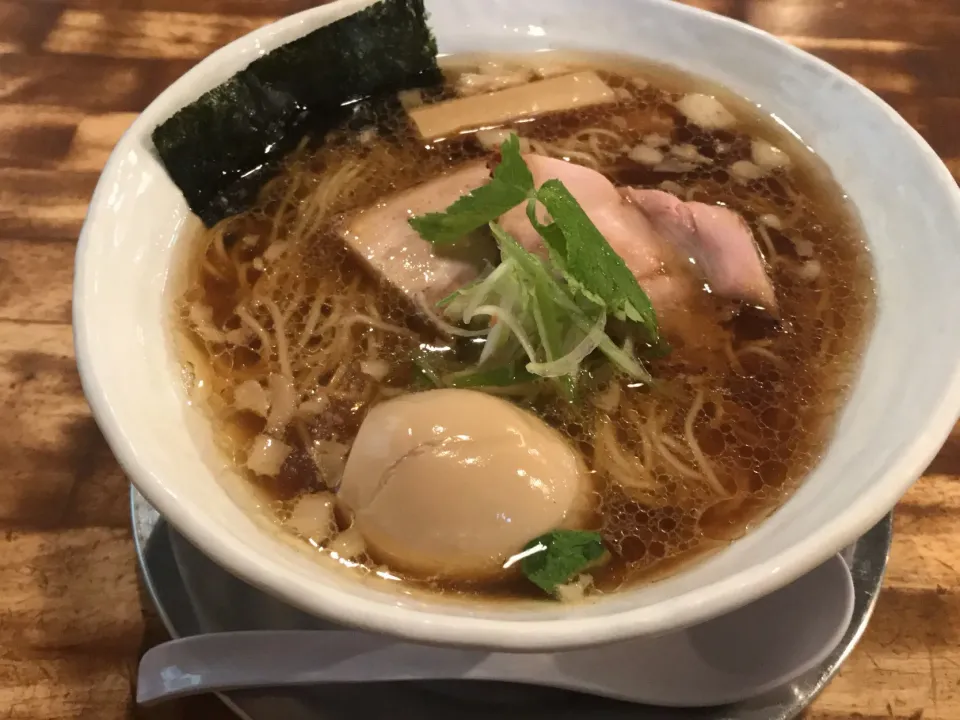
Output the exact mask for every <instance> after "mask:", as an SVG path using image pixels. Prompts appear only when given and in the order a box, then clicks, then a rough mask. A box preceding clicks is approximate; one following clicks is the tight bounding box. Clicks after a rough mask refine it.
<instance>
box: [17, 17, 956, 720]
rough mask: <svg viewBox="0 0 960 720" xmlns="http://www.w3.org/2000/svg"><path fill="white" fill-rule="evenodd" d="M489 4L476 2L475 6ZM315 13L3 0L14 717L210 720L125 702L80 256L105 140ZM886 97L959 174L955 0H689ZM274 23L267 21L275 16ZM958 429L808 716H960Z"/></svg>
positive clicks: (217, 714)
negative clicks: (75, 299)
mask: <svg viewBox="0 0 960 720" xmlns="http://www.w3.org/2000/svg"><path fill="white" fill-rule="evenodd" d="M477 1H478V2H482V0H477ZM313 4H315V3H314V2H311V0H272V1H271V2H269V3H267V2H263V1H262V0H0V424H2V425H3V426H4V428H5V431H4V433H2V434H0V456H2V457H3V458H4V462H3V464H2V466H0V549H2V552H0V716H2V717H4V718H11V719H12V720H47V719H49V720H54V719H56V720H69V719H72V718H96V719H97V720H114V719H115V718H116V719H120V718H129V717H132V716H134V715H136V716H137V717H142V718H153V719H154V720H218V719H221V718H222V719H224V720H225V719H226V718H227V717H228V714H227V713H226V711H225V710H223V709H222V708H220V707H219V706H218V705H217V704H216V703H215V702H213V701H210V700H197V701H193V702H189V703H184V704H181V705H175V706H170V707H166V708H162V709H160V710H157V711H154V712H151V713H138V712H136V711H135V710H134V708H133V707H132V705H131V693H132V688H131V684H132V677H133V670H134V667H135V663H136V658H137V655H138V651H139V649H140V648H142V646H143V644H144V643H150V642H156V641H158V640H159V639H161V637H162V633H161V631H160V630H158V624H157V621H156V619H155V614H153V613H152V611H151V609H150V608H149V607H146V606H145V605H144V604H143V601H142V599H141V594H140V592H139V591H138V586H137V579H136V573H135V557H134V551H133V547H132V544H131V540H130V535H129V531H128V529H127V525H128V518H127V509H126V488H127V485H126V480H125V478H124V476H123V473H122V472H121V471H120V469H119V467H118V466H117V464H116V462H115V460H114V459H113V458H112V456H111V454H110V452H109V449H108V448H107V446H106V443H105V442H104V440H103V438H102V437H101V435H100V433H99V431H98V430H97V427H96V424H95V423H94V422H93V419H92V418H91V416H90V411H89V408H88V407H87V405H86V403H85V402H84V400H83V397H82V393H81V388H80V383H79V379H78V377H77V373H76V368H75V362H74V357H73V341H72V334H71V329H70V325H69V322H70V292H71V280H72V272H73V252H74V249H75V241H76V237H77V234H78V232H79V229H80V226H81V224H82V221H83V217H84V214H85V211H86V206H87V203H88V201H89V198H90V194H91V192H92V190H93V188H94V185H95V183H96V180H97V175H98V173H99V171H100V169H101V168H102V167H103V164H104V163H105V162H106V159H107V156H108V155H109V152H110V150H111V148H112V147H113V144H114V143H115V142H116V141H117V139H118V138H119V137H120V135H121V134H122V133H123V131H124V130H125V129H126V128H127V127H128V126H129V125H130V123H131V122H132V121H133V119H134V117H136V113H137V112H139V111H140V110H142V109H143V108H144V107H145V106H146V105H147V104H148V103H149V102H150V101H151V100H152V99H153V98H154V97H156V95H157V94H158V93H159V92H160V91H161V90H163V88H164V87H166V86H167V85H168V84H169V83H170V82H172V81H173V80H174V79H176V78H177V77H178V76H180V75H181V74H182V73H183V72H185V71H186V70H187V69H189V68H190V67H191V66H192V65H193V64H194V63H196V62H197V61H198V60H199V59H200V58H202V57H204V56H205V55H206V54H208V53H210V52H211V51H212V50H215V49H216V48H218V47H220V46H222V45H223V44H225V43H227V42H229V41H230V40H232V39H234V38H235V37H237V36H239V35H241V34H243V33H245V32H248V31H249V30H251V29H253V28H255V27H258V26H260V25H262V24H264V23H266V22H269V21H270V20H271V19H272V17H271V16H277V15H284V14H288V13H292V12H296V11H299V10H302V9H305V8H307V7H310V6H312V5H313ZM692 4H695V5H698V6H699V7H702V8H705V9H708V10H712V11H715V12H721V13H725V14H727V15H730V16H732V17H735V18H737V19H740V20H743V21H746V22H749V23H752V24H754V25H756V26H758V27H760V28H763V29H765V30H768V31H770V32H772V33H775V34H778V35H780V36H782V37H784V38H785V39H786V40H788V41H789V42H792V43H794V44H796V45H797V46H799V47H801V48H803V49H805V50H808V51H809V52H812V53H814V54H816V55H818V56H820V57H822V58H823V59H825V60H827V61H828V62H831V63H833V64H834V65H836V66H838V67H840V68H841V69H843V70H844V71H846V72H848V73H850V74H851V75H853V76H854V77H855V78H857V79H858V80H860V81H861V82H863V83H865V84H866V85H868V86H869V87H871V88H872V89H873V90H875V91H876V92H877V93H878V94H880V95H881V96H882V97H883V98H884V99H885V100H887V101H888V102H890V103H891V104H892V105H893V106H894V107H895V108H896V109H897V110H898V111H899V112H900V113H901V114H902V115H903V116H904V117H905V118H906V119H907V120H908V121H909V122H910V123H912V124H913V125H914V127H916V128H917V129H918V130H919V131H920V132H921V133H922V134H923V135H924V136H925V137H926V138H927V140H928V141H929V142H930V143H931V144H932V145H933V147H934V149H935V150H936V151H937V152H938V153H939V154H940V155H941V157H943V158H944V159H945V161H946V163H947V165H948V167H950V168H951V170H952V171H953V172H954V174H955V176H960V131H958V130H957V129H956V123H955V119H956V118H957V117H958V116H960V82H958V81H957V79H956V70H955V66H956V63H957V62H958V61H960V46H958V45H957V43H956V38H957V37H958V35H960V0H693V2H692ZM268 15H269V16H268ZM958 548H960V428H957V429H955V431H954V433H953V435H952V436H951V438H950V440H949V441H948V442H947V444H946V446H945V447H944V449H943V450H942V452H941V453H940V455H939V456H938V458H937V459H936V460H935V461H934V463H933V464H932V465H931V467H930V469H929V470H928V473H927V474H926V475H925V476H924V478H923V479H922V480H921V481H920V482H919V483H917V485H916V486H915V487H914V489H913V490H912V491H911V492H910V493H909V494H908V495H907V497H906V498H905V499H904V501H903V502H902V503H901V505H900V508H899V512H898V514H897V518H896V535H895V541H894V546H893V550H892V553H891V558H890V567H889V572H888V576H887V583H886V588H885V590H884V593H883V594H882V596H881V598H880V601H879V604H878V606H877V610H876V614H875V616H874V620H873V622H872V624H871V626H870V628H869V630H868V631H867V633H866V635H865V637H864V638H863V640H862V642H861V643H860V645H859V647H858V648H857V650H856V651H855V652H854V653H853V655H852V656H851V658H850V660H849V661H848V662H847V663H846V665H845V666H844V667H843V669H842V671H841V673H840V675H839V677H838V678H837V679H836V680H835V681H834V682H833V683H832V684H831V685H830V687H829V688H828V689H827V691H826V692H825V693H824V694H823V696H822V697H821V698H820V699H819V700H818V702H817V703H816V705H815V706H814V708H813V709H812V710H811V711H810V712H809V715H808V717H810V718H815V719H816V720H839V719H840V718H877V719H879V718H892V717H896V718H911V719H912V720H917V719H918V718H920V717H923V718H926V719H927V720H956V719H957V718H960V549H958Z"/></svg>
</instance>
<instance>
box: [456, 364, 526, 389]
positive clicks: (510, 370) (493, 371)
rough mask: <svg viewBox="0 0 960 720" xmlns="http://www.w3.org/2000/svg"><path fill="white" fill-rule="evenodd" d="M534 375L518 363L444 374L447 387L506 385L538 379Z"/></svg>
mask: <svg viewBox="0 0 960 720" xmlns="http://www.w3.org/2000/svg"><path fill="white" fill-rule="evenodd" d="M539 379H540V378H538V377H537V376H536V375H532V374H531V373H528V372H527V371H526V370H525V369H524V368H523V366H522V364H520V363H511V364H509V365H501V366H500V367H495V368H489V369H488V368H483V369H471V370H463V371H461V372H456V373H451V374H449V375H446V376H444V378H443V381H444V384H445V385H446V386H447V387H452V388H475V387H507V386H509V385H520V384H521V383H528V382H533V381H534V380H539Z"/></svg>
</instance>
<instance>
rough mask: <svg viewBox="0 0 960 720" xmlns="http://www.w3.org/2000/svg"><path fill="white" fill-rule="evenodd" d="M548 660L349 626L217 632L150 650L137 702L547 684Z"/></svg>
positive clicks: (144, 661) (143, 659) (145, 660)
mask: <svg viewBox="0 0 960 720" xmlns="http://www.w3.org/2000/svg"><path fill="white" fill-rule="evenodd" d="M549 664H550V663H549V660H548V659H546V658H545V656H538V655H526V656H524V655H512V654H510V655H507V654H504V653H488V652H484V651H480V650H462V649H456V648H434V647H423V646H418V645H413V644H410V643H404V642H398V641H395V640H391V639H390V638H385V637H380V636H376V635H368V634H366V633H362V632H355V631H349V630H343V631H340V630H336V631H322V632H321V631H313V632H309V631H308V632H305V631H302V630H294V631H289V632H277V631H263V632H256V631H253V632H231V633H215V634H210V635H195V636H193V637H188V638H183V639H181V640H174V641H172V642H168V643H164V644H162V645H158V646H157V647H155V648H153V649H151V650H149V651H148V652H147V653H146V654H145V655H144V656H143V658H142V660H141V661H140V671H139V678H138V684H137V702H138V703H140V704H142V705H150V704H153V703H157V702H162V701H164V700H172V699H174V698H177V697H184V696H187V695H196V694H200V693H207V692H226V691H229V690H238V689H242V688H253V687H276V686H290V685H313V684H322V683H332V682H337V683H354V682H384V681H405V680H451V679H470V680H515V681H518V682H537V681H540V682H543V681H544V679H545V678H549V675H550V673H549V667H547V666H548V665H549Z"/></svg>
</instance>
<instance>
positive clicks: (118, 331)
mask: <svg viewBox="0 0 960 720" xmlns="http://www.w3.org/2000/svg"><path fill="white" fill-rule="evenodd" d="M366 4H369V0H342V1H341V2H337V3H334V4H332V5H327V6H322V7H318V8H315V9H313V10H308V11H306V12H303V13H301V14H299V15H295V16H293V17H289V18H286V19H285V20H281V21H280V22H277V23H275V24H273V25H270V26H268V27H265V28H262V29H261V30H258V31H256V32H254V33H251V34H250V35H247V36H246V37H244V38H241V39H240V40H237V41H236V42H234V43H231V44H230V45H228V46H227V47H225V48H223V49H222V50H219V51H218V52H216V53H214V54H213V55H211V56H210V57H209V58H207V59H206V60H204V61H203V62H201V63H200V64H199V65H198V66H197V67H195V68H194V69H193V70H191V71H190V72H189V73H187V74H186V75H185V76H184V77H182V78H181V79H180V80H178V81H177V82H176V83H174V84H173V85H172V86H171V87H170V88H169V89H168V90H166V91H165V92H164V93H163V94H162V95H160V97H159V98H157V100H156V101H154V102H153V103H152V104H151V105H150V107H149V108H147V110H146V111H144V113H143V114H142V115H141V116H140V118H139V119H138V120H137V121H136V122H135V123H134V124H133V125H132V127H131V128H130V130H129V131H128V132H127V133H126V135H125V136H124V137H123V139H122V140H121V141H120V142H119V144H118V145H117V147H116V149H115V150H114V152H113V155H112V156H111V158H110V161H109V163H108V164H107V167H106V169H105V170H104V172H103V176H102V177H101V178H100V183H99V185H98V186H97V191H96V194H95V195H94V198H93V201H92V203H91V205H90V211H89V215H88V217H87V221H86V224H85V226H84V229H83V234H82V237H81V239H80V246H79V249H78V252H77V265H76V268H77V270H76V287H75V296H74V327H75V332H76V349H77V358H78V361H79V364H80V371H81V376H82V379H83V385H84V390H85V392H86V394H87V398H88V399H89V401H90V404H91V405H92V406H93V410H94V413H95V414H96V417H97V420H98V422H99V424H100V427H101V428H102V430H103V432H104V434H105V435H106V437H107V440H108V442H109V443H110V446H111V448H112V449H113V451H114V453H115V454H116V456H117V458H118V459H119V460H120V462H121V464H122V465H123V467H124V468H125V470H126V472H127V473H128V474H129V476H130V477H131V478H132V480H133V482H134V483H135V484H136V486H137V487H138V488H139V489H140V491H141V492H142V493H143V494H144V495H145V496H146V497H147V498H148V499H149V500H150V501H151V502H152V503H153V504H154V505H155V506H156V507H157V508H158V509H159V510H160V512H161V513H162V514H163V515H164V516H166V517H167V519H168V520H169V521H170V522H172V523H173V524H174V525H175V526H176V527H177V528H178V529H179V530H180V531H181V532H182V533H183V534H185V535H186V536H187V537H188V538H189V539H190V540H191V541H193V542H194V543H195V544H196V545H198V546H199V547H200V548H201V549H202V550H203V551H204V552H206V553H207V554H208V555H210V556H211V557H212V558H213V559H214V560H216V561H217V562H218V563H220V564H222V565H223V566H224V567H225V568H227V569H228V570H230V571H232V572H233V573H235V574H236V575H238V576H240V577H242V578H245V579H246V580H248V581H250V582H252V583H253V584H255V585H257V586H259V587H261V588H263V589H265V590H268V591H269V592H271V593H274V594H275V595H277V596H279V597H280V598H282V599H284V600H286V601H288V602H290V603H292V604H293V605H296V606H299V607H300V608H303V609H304V610H306V611H308V612H312V613H315V614H317V615H322V616H326V617H328V618H331V619H334V620H337V621H340V622H343V623H349V624H352V625H357V626H361V627H364V628H368V629H371V630H376V631H381V632H387V633H394V634H397V635H401V636H405V637H408V638H411V639H416V640H421V641H428V642H436V643H457V644H471V645H479V646H489V647H498V648H513V649H527V650H533V649H549V648H563V647H574V646H585V645H591V644H598V643H602V642H607V641H612V640H616V639H621V638H626V637H630V636H637V635H642V634H649V633H657V632H662V631H665V630H668V629H672V628H677V627H681V626H684V625H689V624H692V623H695V622H697V621H699V620H704V619H707V618H709V617H711V616H715V615H717V614H719V613H722V612H725V611H729V610H731V609H733V608H735V607H737V606H739V605H742V604H744V603H746V602H748V601H750V600H752V599H755V598H757V597H759V596H761V595H763V594H765V593H769V592H771V591H772V590H774V589H775V588H778V587H780V586H782V585H784V584H786V583H788V582H789V581H791V580H793V579H794V578H796V577H798V576H800V575H801V574H802V573H805V572H807V571H808V570H810V569H812V568H813V567H815V566H816V565H818V564H819V563H821V562H823V561H824V560H826V559H827V557H829V556H830V555H831V554H833V553H835V552H836V551H837V550H839V549H840V548H842V547H844V546H845V545H847V544H848V543H850V542H851V541H852V540H854V539H855V538H856V537H857V536H858V535H860V534H862V533H863V532H864V531H866V530H867V529H868V528H869V527H870V526H871V525H872V524H874V523H875V522H876V521H878V520H879V519H880V518H881V517H882V516H883V515H884V514H885V513H886V512H888V511H889V510H890V509H891V508H892V507H893V506H894V504H895V503H896V502H897V500H898V499H899V498H900V496H901V495H902V494H903V493H904V492H905V491H906V490H907V488H908V487H909V486H910V484H911V483H912V482H913V481H914V480H915V479H916V478H917V477H918V476H919V475H920V473H921V472H922V471H923V469H924V467H925V466H926V465H927V463H928V462H929V461H930V460H931V459H932V457H933V456H934V454H935V453H936V452H937V449H938V448H939V447H940V445H941V444H942V442H943V441H944V439H945V437H946V436H947V434H948V432H949V430H950V428H951V426H952V425H953V423H954V421H955V419H956V418H957V415H958V409H960V362H958V361H960V332H957V329H956V322H955V313H956V309H957V308H958V307H960V284H958V283H957V278H960V193H958V190H957V187H956V184H955V183H954V181H953V179H952V178H951V176H950V174H949V173H948V172H947V170H946V169H945V168H944V166H943V165H942V164H941V162H940V161H939V160H938V158H937V156H936V155H935V154H934V153H933V151H932V150H931V149H930V148H929V147H928V146H927V144H926V143H925V142H924V141H923V140H922V139H921V138H920V136H919V135H917V133H916V132H914V131H913V130H912V129H911V128H910V127H909V126H908V125H907V123H906V122H904V121H903V120H902V119H901V118H900V117H899V116H898V115H896V113H894V112H893V111H892V110H891V109H890V108H889V107H887V106H886V105H885V104H884V103H883V102H881V101H880V100H879V99H878V98H877V97H876V96H874V95H873V94H872V93H870V92H869V91H867V90H866V89H864V88H863V87H861V86H860V85H858V84H857V83H856V82H854V81H853V80H852V79H850V78H849V77H846V76H845V75H843V74H841V73H840V72H838V71H837V70H835V69H834V68H832V67H830V66H829V65H827V64H825V63H823V62H821V61H819V60H817V59H815V58H813V57H811V56H810V55H807V54H805V53H803V52H801V51H799V50H796V49H794V48H792V47H789V46H787V45H785V44H783V43H781V42H779V41H778V40H776V39H774V38H773V37H771V36H770V35H767V34H765V33H762V32H759V31H757V30H754V29H752V28H750V27H747V26H746V25H742V24H739V23H736V22H733V21H730V20H726V19H723V18H720V17H718V16H714V15H710V14H707V13H704V12H701V11H698V10H693V9H690V8H688V7H685V6H682V5H679V4H675V3H673V2H668V1H666V0H593V1H592V2H589V3H585V2H579V1H578V0H525V1H524V2H522V3H519V2H515V1H514V0H484V1H483V2H478V1H477V0H428V6H429V8H430V10H431V11H432V18H431V25H432V26H433V28H434V30H435V31H436V34H437V37H438V39H439V43H440V48H441V51H442V52H460V51H467V50H496V51H533V50H538V49H541V48H547V47H557V48H570V49H578V50H599V51H606V52H611V51H612V52H622V53H627V54H634V55H638V56H642V57H646V58H650V59H653V60H656V61H660V62H664V63H667V64H670V65H674V66H676V67H678V68H681V69H683V70H687V71H689V72H692V73H696V74H698V75H701V76H704V77H707V78H710V79H712V80H714V81H718V82H720V83H722V84H724V85H726V86H727V87H729V88H731V89H732V90H734V91H735V92H737V93H738V94H740V95H742V96H744V97H746V98H749V99H750V100H751V101H754V102H756V103H757V104H758V105H760V106H762V107H763V108H764V109H766V110H769V111H771V112H773V113H775V114H776V115H777V116H779V117H780V118H782V119H783V121H784V122H785V123H786V124H787V125H788V126H790V127H791V128H793V129H794V130H796V131H797V132H798V133H799V134H800V135H801V136H802V138H803V139H804V141H805V142H806V143H807V144H808V145H810V146H811V147H812V148H813V149H814V150H816V152H818V153H819V154H820V156H821V157H822V158H823V159H824V160H825V161H826V162H827V164H828V165H829V167H830V169H831V170H832V172H833V174H834V176H835V177H836V179H837V180H838V181H839V183H840V184H841V185H842V186H843V187H844V189H845V190H846V192H847V193H849V195H850V197H851V199H852V200H853V202H854V203H855V205H856V207H857V208H858V209H859V211H860V214H861V215H862V218H863V221H864V224H865V228H866V232H867V234H868V237H869V242H870V247H871V249H872V252H873V256H874V260H875V266H876V276H877V285H878V288H879V301H878V313H877V319H876V326H875V329H874V331H873V335H872V339H871V341H870V342H869V347H868V349H867V352H866V356H865V359H864V362H863V367H862V371H861V373H860V379H859V382H858V383H857V385H856V388H855V391H854V392H853V394H852V397H851V399H850V401H849V403H848V404H847V407H846V409H845V411H844V413H843V417H842V419H841V421H840V423H839V427H838V429H837V432H836V435H835V438H834V440H833V442H832V443H831V445H830V447H829V450H828V452H827V454H826V456H825V458H824V459H823V461H822V462H821V463H820V465H819V466H818V467H817V468H816V470H815V471H814V472H813V473H811V475H810V476H809V478H808V479H807V480H806V482H805V483H804V484H803V486H802V487H801V488H800V489H799V491H798V492H797V493H796V494H795V495H794V496H793V497H792V498H791V499H790V500H789V502H787V503H786V504H785V505H784V506H783V508H782V509H780V510H779V511H778V512H777V513H775V514H774V515H773V516H772V517H771V518H770V519H769V520H767V521H766V522H765V523H763V524H762V525H761V526H760V527H759V528H758V529H757V530H756V531H754V532H753V533H752V534H750V535H748V536H747V537H746V538H744V539H743V540H740V541H739V542H736V543H734V544H733V545H731V546H730V547H729V548H728V549H726V550H725V551H724V552H722V553H720V554H718V555H717V556H715V557H713V558H711V559H710V560H708V561H707V562H704V563H702V564H700V565H698V566H696V567H694V568H692V569H690V570H688V571H686V572H683V573H681V574H679V575H677V576H675V577H672V578H670V579H667V580H665V581H663V582H660V583H657V584H653V585H650V586H647V587H643V588H640V589H637V590H633V591H629V592H623V593H620V594H617V595H615V596H612V597H610V598H608V599H604V600H603V601H601V602H598V603H595V604H587V605H584V606H582V607H580V606H577V607H569V606H563V607H561V606H559V605H554V604H550V603H544V604H543V605H542V607H540V608H539V609H535V610H531V609H530V608H529V607H527V608H510V607H500V606H498V607H483V606H478V607H471V608H467V607H465V606H457V605H450V604H440V603H437V602H435V601H431V600H429V599H424V598H422V597H421V598H410V597H403V596H400V595H397V594H393V593H387V592H384V591H383V590H382V589H379V588H378V587H376V586H371V585H364V584H360V583H358V582H356V581H354V580H352V579H351V578H350V577H348V576H344V575H341V574H340V573H332V572H329V571H324V570H322V569H321V568H320V567H319V566H318V565H317V564H316V562H315V560H313V559H311V558H310V557H308V556H307V555H305V554H304V553H302V552H300V551H298V550H297V549H295V548H294V547H292V546H291V545H290V544H289V543H288V542H286V541H284V540H283V539H281V538H280V537H279V536H278V535H277V534H275V533H272V532H269V531H267V530H265V529H264V524H263V523H262V522H259V521H258V520H257V519H256V518H255V515H254V514H251V513H250V512H249V511H248V510H247V509H245V508H243V507H242V505H243V504H244V503H243V502H242V501H238V500H237V495H236V493H235V492H228V490H227V489H225V488H226V487H227V485H229V483H224V482H222V478H219V477H218V475H217V473H216V472H215V471H214V470H213V469H211V465H210V457H211V455H212V450H211V448H212V445H211V439H210V436H209V432H208V431H207V429H206V427H205V426H204V425H203V424H202V423H197V422H195V420H196V419H195V418H194V419H193V420H191V418H190V417H189V414H190V412H192V411H189V410H188V409H187V408H186V407H185V404H184V397H183V395H182V392H181V390H180V388H179V384H178V382H177V380H176V378H177V374H176V373H177V369H176V368H177V365H176V360H177V359H176V356H175V353H174V351H173V348H172V345H171V335H170V331H169V313H170V308H169V297H167V296H166V295H165V286H166V285H167V284H168V282H169V278H170V269H171V264H172V259H173V257H174V245H175V243H176V242H177V239H178V233H179V232H180V230H181V229H182V227H183V225H184V223H185V222H186V221H187V219H188V216H189V213H188V211H187V208H186V205H185V204H184V201H183V199H182V198H181V196H180V194H179V192H178V191H177V189H176V188H175V187H174V185H173V183H172V182H171V181H170V180H169V179H168V178H167V176H166V174H165V173H164V171H163V169H162V168H161V166H160V165H159V164H158V162H157V160H156V159H155V157H154V156H153V155H152V154H151V143H150V139H149V135H150V132H151V130H152V129H153V128H154V127H155V126H156V125H157V124H158V122H160V121H162V120H164V119H165V118H167V117H168V116H170V115H171V114H172V113H173V112H174V111H175V110H177V109H179V108H180V107H181V106H183V105H185V104H187V103H189V102H191V101H192V100H194V99H196V98H197V97H198V96H199V95H200V94H202V93H203V92H204V91H206V90H208V89H210V88H212V87H214V86H215V85H217V84H219V83H220V82H222V81H223V80H225V79H227V78H228V77H229V76H230V75H232V74H233V73H234V72H236V71H237V70H239V69H240V68H242V67H243V66H245V65H246V64H248V63H249V62H251V61H252V60H253V59H255V58H256V57H257V56H258V55H259V54H262V53H263V52H265V51H269V50H271V49H273V48H276V47H277V46H279V45H281V44H283V43H286V42H289V41H290V40H293V39H295V38H297V37H299V36H301V35H303V34H305V33H307V32H309V31H311V30H313V29H315V28H317V27H319V26H321V25H324V24H327V23H329V22H331V21H332V20H334V19H337V18H339V17H341V16H343V15H345V14H348V13H349V12H352V11H353V10H355V9H356V8H358V7H361V6H363V5H366Z"/></svg>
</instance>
